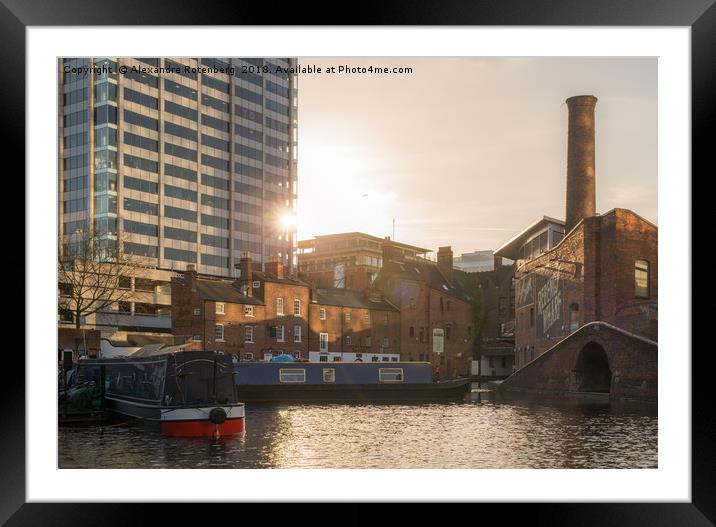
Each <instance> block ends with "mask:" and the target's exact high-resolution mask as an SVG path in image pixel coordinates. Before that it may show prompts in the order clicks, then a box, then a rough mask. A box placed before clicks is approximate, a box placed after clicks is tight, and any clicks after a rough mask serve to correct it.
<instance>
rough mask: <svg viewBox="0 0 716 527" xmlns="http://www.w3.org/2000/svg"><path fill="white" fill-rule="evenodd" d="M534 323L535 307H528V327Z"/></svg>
mask: <svg viewBox="0 0 716 527" xmlns="http://www.w3.org/2000/svg"><path fill="white" fill-rule="evenodd" d="M534 325H535V308H533V307H531V308H530V327H533V326H534Z"/></svg>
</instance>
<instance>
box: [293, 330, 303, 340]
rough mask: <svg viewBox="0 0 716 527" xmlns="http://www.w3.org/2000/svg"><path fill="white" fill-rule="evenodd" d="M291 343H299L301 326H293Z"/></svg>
mask: <svg viewBox="0 0 716 527" xmlns="http://www.w3.org/2000/svg"><path fill="white" fill-rule="evenodd" d="M293 341H294V342H301V326H293Z"/></svg>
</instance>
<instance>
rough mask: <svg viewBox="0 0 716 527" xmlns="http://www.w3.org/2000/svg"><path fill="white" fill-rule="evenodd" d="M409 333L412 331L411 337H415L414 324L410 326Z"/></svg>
mask: <svg viewBox="0 0 716 527" xmlns="http://www.w3.org/2000/svg"><path fill="white" fill-rule="evenodd" d="M409 333H410V338H411V339H412V338H413V337H415V328H414V327H413V326H410V332H409Z"/></svg>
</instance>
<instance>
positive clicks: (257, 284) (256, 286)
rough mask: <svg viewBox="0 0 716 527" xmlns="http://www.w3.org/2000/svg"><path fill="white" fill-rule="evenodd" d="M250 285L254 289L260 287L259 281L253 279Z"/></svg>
mask: <svg viewBox="0 0 716 527" xmlns="http://www.w3.org/2000/svg"><path fill="white" fill-rule="evenodd" d="M252 287H253V288H254V289H259V288H261V282H259V281H258V280H254V282H253V286H252Z"/></svg>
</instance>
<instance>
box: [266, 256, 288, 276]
mask: <svg viewBox="0 0 716 527" xmlns="http://www.w3.org/2000/svg"><path fill="white" fill-rule="evenodd" d="M264 268H265V269H266V272H267V273H271V274H275V275H276V276H277V277H278V278H283V277H284V269H283V262H281V261H278V260H274V261H271V262H266V264H265V265H264Z"/></svg>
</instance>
